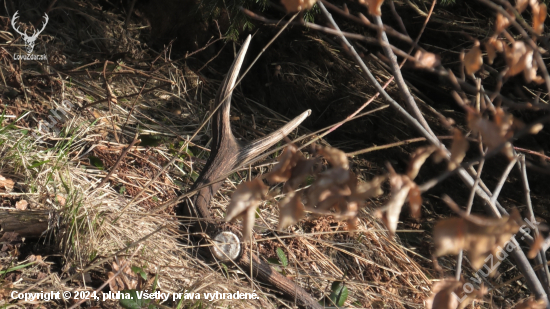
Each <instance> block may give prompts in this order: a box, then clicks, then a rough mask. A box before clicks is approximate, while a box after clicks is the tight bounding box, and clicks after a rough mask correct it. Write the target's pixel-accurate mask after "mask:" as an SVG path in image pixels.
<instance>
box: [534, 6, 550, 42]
mask: <svg viewBox="0 0 550 309" xmlns="http://www.w3.org/2000/svg"><path fill="white" fill-rule="evenodd" d="M535 3H536V4H535V5H532V6H531V11H532V13H533V30H534V31H535V33H536V34H538V35H541V34H542V32H543V31H544V20H545V19H546V14H547V12H546V4H544V3H538V2H535Z"/></svg>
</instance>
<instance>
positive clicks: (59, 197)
mask: <svg viewBox="0 0 550 309" xmlns="http://www.w3.org/2000/svg"><path fill="white" fill-rule="evenodd" d="M55 199H56V200H57V202H58V203H59V205H61V206H65V204H66V203H67V200H66V199H65V197H63V195H61V194H56V196H55Z"/></svg>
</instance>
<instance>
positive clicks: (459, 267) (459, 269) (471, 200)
mask: <svg viewBox="0 0 550 309" xmlns="http://www.w3.org/2000/svg"><path fill="white" fill-rule="evenodd" d="M484 165H485V159H482V160H481V162H479V166H478V167H477V175H476V179H475V181H474V186H473V187H472V189H471V190H470V196H469V197H468V205H467V207H466V214H467V215H470V213H471V212H472V205H473V204H474V197H475V195H476V194H475V190H474V188H477V186H478V184H479V180H480V179H481V171H482V170H483V166H484ZM463 254H464V252H463V250H460V252H459V253H458V258H457V261H456V276H455V279H456V280H460V273H461V272H462V256H463Z"/></svg>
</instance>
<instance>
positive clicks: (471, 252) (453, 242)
mask: <svg viewBox="0 0 550 309" xmlns="http://www.w3.org/2000/svg"><path fill="white" fill-rule="evenodd" d="M469 217H472V218H473V219H470V220H468V219H465V218H450V219H443V220H440V221H439V222H438V223H437V224H436V225H435V227H434V231H433V233H434V243H435V253H434V256H435V257H440V256H443V255H447V254H453V255H457V254H459V253H460V251H461V250H466V251H467V254H468V258H469V259H470V262H471V264H472V267H473V268H474V269H475V270H478V269H480V268H481V267H482V266H483V265H484V264H485V258H486V257H487V256H488V255H489V254H493V255H497V254H502V253H501V252H502V250H504V249H505V248H502V247H503V246H504V245H505V244H506V243H507V242H508V241H509V240H510V238H511V237H512V235H514V234H515V233H517V232H518V231H519V227H520V226H519V224H518V223H517V220H518V217H519V212H517V210H515V211H514V212H513V213H512V215H511V216H509V217H502V218H500V219H494V218H483V217H479V216H474V215H470V216H469ZM474 220H475V221H476V222H483V223H484V225H479V224H476V223H474V222H472V221H474ZM497 256H498V255H497ZM493 275H494V274H493Z"/></svg>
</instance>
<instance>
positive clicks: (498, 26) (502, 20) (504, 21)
mask: <svg viewBox="0 0 550 309" xmlns="http://www.w3.org/2000/svg"><path fill="white" fill-rule="evenodd" d="M506 12H508V14H509V15H510V17H512V20H515V19H516V16H515V15H514V12H511V11H510V10H509V9H507V10H506ZM511 24H512V23H511V22H510V20H508V18H506V17H505V16H504V15H502V14H500V13H497V18H496V21H495V34H496V35H499V34H500V33H501V32H502V31H504V30H505V29H506V28H508V27H509V26H510V25H511Z"/></svg>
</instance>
